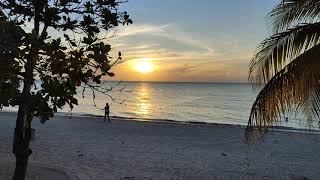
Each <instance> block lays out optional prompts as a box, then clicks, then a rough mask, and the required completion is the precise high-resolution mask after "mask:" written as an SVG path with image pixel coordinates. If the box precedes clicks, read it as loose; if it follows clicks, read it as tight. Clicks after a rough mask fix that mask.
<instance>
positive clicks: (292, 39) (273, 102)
mask: <svg viewBox="0 0 320 180" xmlns="http://www.w3.org/2000/svg"><path fill="white" fill-rule="evenodd" d="M319 15H320V1H315V0H282V1H281V2H280V4H278V5H277V6H275V7H274V9H273V10H272V11H271V13H270V14H269V16H270V19H271V25H272V26H273V30H274V35H272V36H271V37H269V38H267V39H265V40H264V41H263V42H262V43H261V44H260V46H259V47H258V51H257V52H256V54H255V55H254V58H253V60H252V61H251V64H250V75H249V79H250V81H251V82H253V83H263V84H264V85H265V86H264V88H263V89H262V90H261V92H260V93H259V94H258V96H257V99H256V101H255V102H254V104H253V106H252V110H251V114H250V118H249V122H248V126H247V130H246V137H247V138H250V137H251V136H252V135H253V134H252V133H253V129H254V127H256V128H257V130H258V131H257V132H258V135H259V136H260V137H262V136H264V135H265V133H266V132H267V130H268V128H269V126H270V125H272V124H274V123H276V122H278V121H279V120H280V119H281V118H285V117H286V116H287V115H288V114H289V113H290V111H291V110H292V109H293V108H296V109H297V110H298V111H300V112H303V113H305V114H306V115H307V117H308V115H310V114H313V115H314V117H319V113H320V109H319V107H320V96H319V95H320V61H319V58H320V44H319V42H320V22H319ZM306 119H308V118H306Z"/></svg>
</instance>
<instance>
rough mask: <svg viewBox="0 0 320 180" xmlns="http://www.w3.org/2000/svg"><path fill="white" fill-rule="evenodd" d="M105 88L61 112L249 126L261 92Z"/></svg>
mask: <svg viewBox="0 0 320 180" xmlns="http://www.w3.org/2000/svg"><path fill="white" fill-rule="evenodd" d="M104 87H105V88H110V87H112V91H110V93H109V94H108V95H103V94H101V93H97V94H95V97H96V98H95V99H93V98H92V97H93V96H92V92H91V91H90V90H89V89H87V91H86V93H85V94H84V95H85V97H84V98H83V97H82V93H81V92H82V91H81V89H79V94H78V95H77V98H78V99H79V106H75V107H74V109H73V110H72V112H69V109H68V108H65V109H63V110H61V111H60V112H62V113H66V112H68V115H71V114H72V115H77V114H80V115H104V110H103V108H104V105H105V103H106V102H108V103H109V104H110V115H111V116H117V117H129V118H137V119H142V120H150V119H156V120H173V121H182V122H205V123H219V124H237V125H246V124H247V121H248V118H249V113H250V109H251V106H252V104H253V102H254V100H255V98H256V95H257V93H258V91H254V90H253V89H252V87H251V85H250V84H236V83H234V84H232V83H230V84H228V83H162V82H161V83H160V82H121V83H120V84H119V82H105V83H104ZM111 97H112V98H111ZM94 104H95V105H94ZM5 110H6V109H5ZM9 110H14V109H12V108H11V109H9ZM276 125H277V126H285V127H293V128H310V127H311V128H318V120H313V121H308V122H307V121H305V117H304V116H302V115H299V114H296V113H292V115H290V116H289V121H288V122H285V121H284V120H283V121H282V122H279V123H278V124H276Z"/></svg>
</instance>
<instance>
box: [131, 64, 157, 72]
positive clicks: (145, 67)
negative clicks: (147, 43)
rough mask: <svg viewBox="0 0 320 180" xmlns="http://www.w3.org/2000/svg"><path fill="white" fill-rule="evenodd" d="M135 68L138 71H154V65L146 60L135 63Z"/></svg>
mask: <svg viewBox="0 0 320 180" xmlns="http://www.w3.org/2000/svg"><path fill="white" fill-rule="evenodd" d="M135 70H136V71H137V72H140V73H150V72H153V71H154V65H153V64H151V63H150V62H146V61H143V62H138V63H137V64H136V65H135Z"/></svg>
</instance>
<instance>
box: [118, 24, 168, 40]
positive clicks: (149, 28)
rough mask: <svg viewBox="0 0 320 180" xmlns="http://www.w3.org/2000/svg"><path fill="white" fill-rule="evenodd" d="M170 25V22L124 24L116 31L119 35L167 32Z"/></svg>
mask: <svg viewBox="0 0 320 180" xmlns="http://www.w3.org/2000/svg"><path fill="white" fill-rule="evenodd" d="M168 26H170V25H169V24H165V25H152V24H141V25H134V24H133V25H130V26H124V27H122V28H121V29H120V30H118V31H117V32H116V34H117V36H120V37H126V36H136V35H145V34H159V33H164V32H166V29H167V28H168Z"/></svg>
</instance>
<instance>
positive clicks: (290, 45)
mask: <svg viewBox="0 0 320 180" xmlns="http://www.w3.org/2000/svg"><path fill="white" fill-rule="evenodd" d="M319 43H320V22H319V23H314V24H304V25H299V26H297V27H295V28H293V29H289V30H287V31H285V32H282V33H278V34H275V35H273V36H271V37H269V38H267V39H265V40H264V41H263V42H262V43H261V44H260V45H259V47H258V49H257V52H256V53H255V55H254V57H253V59H252V61H251V63H250V69H249V80H250V81H251V82H253V83H267V82H268V81H269V80H270V79H271V78H272V77H273V76H274V75H275V74H277V73H278V72H279V71H281V69H282V68H283V67H285V66H286V65H287V64H289V63H290V62H291V61H292V60H293V59H295V58H296V57H298V56H299V55H300V54H302V53H304V52H305V51H306V50H308V49H310V48H312V47H314V46H315V45H317V44H319Z"/></svg>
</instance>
